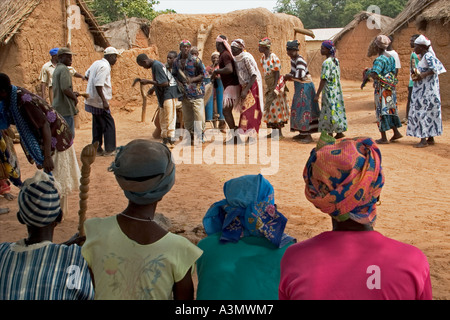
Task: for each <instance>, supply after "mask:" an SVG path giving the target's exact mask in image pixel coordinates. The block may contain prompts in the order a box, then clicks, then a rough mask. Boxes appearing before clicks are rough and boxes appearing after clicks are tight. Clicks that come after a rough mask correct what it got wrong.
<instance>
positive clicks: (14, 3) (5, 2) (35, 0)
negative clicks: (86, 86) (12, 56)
mask: <svg viewBox="0 0 450 320" xmlns="http://www.w3.org/2000/svg"><path fill="white" fill-rule="evenodd" d="M41 1H42V0H20V1H18V0H1V1H0V44H7V43H8V42H9V41H10V40H11V39H12V38H13V37H14V35H15V34H17V33H18V32H19V30H20V27H21V26H22V24H23V23H24V22H25V21H26V20H27V19H28V17H29V16H30V14H31V13H32V12H33V11H34V9H35V8H36V7H37V6H38V5H39V4H40V3H41ZM76 4H77V5H78V6H79V7H80V11H81V13H82V14H83V15H84V17H85V20H86V23H87V24H88V25H89V31H90V32H91V33H92V34H93V36H94V41H95V44H97V45H99V46H101V47H103V48H106V47H108V46H109V41H108V40H107V39H106V38H105V35H104V34H103V32H102V31H101V30H100V27H99V25H98V24H97V21H96V19H95V17H94V16H93V14H92V12H91V11H90V10H89V9H88V7H87V5H86V4H85V2H84V1H83V0H76Z"/></svg>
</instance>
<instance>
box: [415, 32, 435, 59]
mask: <svg viewBox="0 0 450 320" xmlns="http://www.w3.org/2000/svg"><path fill="white" fill-rule="evenodd" d="M414 44H419V45H423V46H426V47H428V52H431V54H432V55H433V56H436V54H435V53H434V50H433V47H432V46H431V40H430V39H428V38H427V37H425V36H424V35H423V34H421V35H420V36H418V37H417V38H416V40H414Z"/></svg>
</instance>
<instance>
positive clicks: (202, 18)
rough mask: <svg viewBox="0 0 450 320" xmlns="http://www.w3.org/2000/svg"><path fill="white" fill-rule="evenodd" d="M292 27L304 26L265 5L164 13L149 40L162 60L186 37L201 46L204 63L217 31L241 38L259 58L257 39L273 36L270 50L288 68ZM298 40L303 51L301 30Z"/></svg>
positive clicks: (304, 48)
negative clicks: (214, 11)
mask: <svg viewBox="0 0 450 320" xmlns="http://www.w3.org/2000/svg"><path fill="white" fill-rule="evenodd" d="M294 28H303V24H302V22H301V21H300V19H298V18H297V17H295V16H292V15H287V14H284V13H272V12H270V11H269V10H267V9H265V8H256V9H248V10H237V11H233V12H230V13H225V14H206V15H199V14H167V15H160V16H158V17H156V18H155V19H154V20H153V21H152V24H151V26H150V43H151V44H154V45H157V46H158V51H159V54H160V57H159V58H160V59H161V60H162V61H165V59H166V54H167V52H169V51H170V50H175V51H177V52H178V51H179V43H180V42H181V40H183V39H187V40H189V41H190V42H191V43H192V45H193V46H198V47H199V48H200V49H201V54H202V55H203V56H202V60H203V63H204V64H205V65H208V64H210V63H211V60H210V56H211V54H212V53H213V52H214V51H216V45H215V41H216V38H217V36H218V35H220V34H223V35H225V36H226V37H227V38H228V40H229V41H230V42H231V40H233V39H237V38H240V39H243V40H244V41H245V44H246V50H247V51H248V52H250V53H251V54H252V55H253V56H254V58H255V60H256V61H257V62H259V59H260V57H261V53H260V52H259V51H258V42H259V40H260V39H262V38H264V37H269V38H270V39H271V40H272V51H273V52H274V53H275V54H276V55H278V57H279V58H280V59H281V63H282V68H283V69H282V72H289V70H290V60H289V57H288V56H287V54H286V42H287V41H288V40H292V39H294V36H295V35H294ZM295 37H296V39H298V40H299V41H300V43H301V49H300V53H301V54H303V55H305V54H306V42H305V36H304V35H303V34H297V35H296V36H295Z"/></svg>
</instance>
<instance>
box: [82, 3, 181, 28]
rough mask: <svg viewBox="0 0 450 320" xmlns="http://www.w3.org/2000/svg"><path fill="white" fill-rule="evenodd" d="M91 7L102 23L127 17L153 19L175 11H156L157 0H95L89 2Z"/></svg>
mask: <svg viewBox="0 0 450 320" xmlns="http://www.w3.org/2000/svg"><path fill="white" fill-rule="evenodd" d="M88 4H89V8H90V9H91V10H92V11H93V12H94V14H95V16H96V17H98V20H99V22H100V23H101V24H105V23H109V22H114V21H118V20H121V19H123V18H124V15H126V16H127V17H129V18H131V17H136V18H145V19H148V20H153V19H154V18H155V17H157V16H158V15H160V14H165V13H175V11H174V10H164V11H155V10H154V9H153V6H154V5H157V4H159V1H157V0H93V1H90V2H88Z"/></svg>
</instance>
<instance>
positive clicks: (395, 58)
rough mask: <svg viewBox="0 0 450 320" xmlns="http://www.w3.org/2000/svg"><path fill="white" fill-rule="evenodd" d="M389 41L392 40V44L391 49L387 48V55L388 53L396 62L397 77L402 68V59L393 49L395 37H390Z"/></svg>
mask: <svg viewBox="0 0 450 320" xmlns="http://www.w3.org/2000/svg"><path fill="white" fill-rule="evenodd" d="M389 39H390V40H391V43H390V44H389V47H387V49H386V53H388V54H389V55H390V56H391V57H393V58H394V60H395V75H397V74H398V69H400V68H401V67H402V65H401V63H400V57H399V56H398V53H397V51H395V50H394V49H393V48H392V42H394V37H393V36H389Z"/></svg>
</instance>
